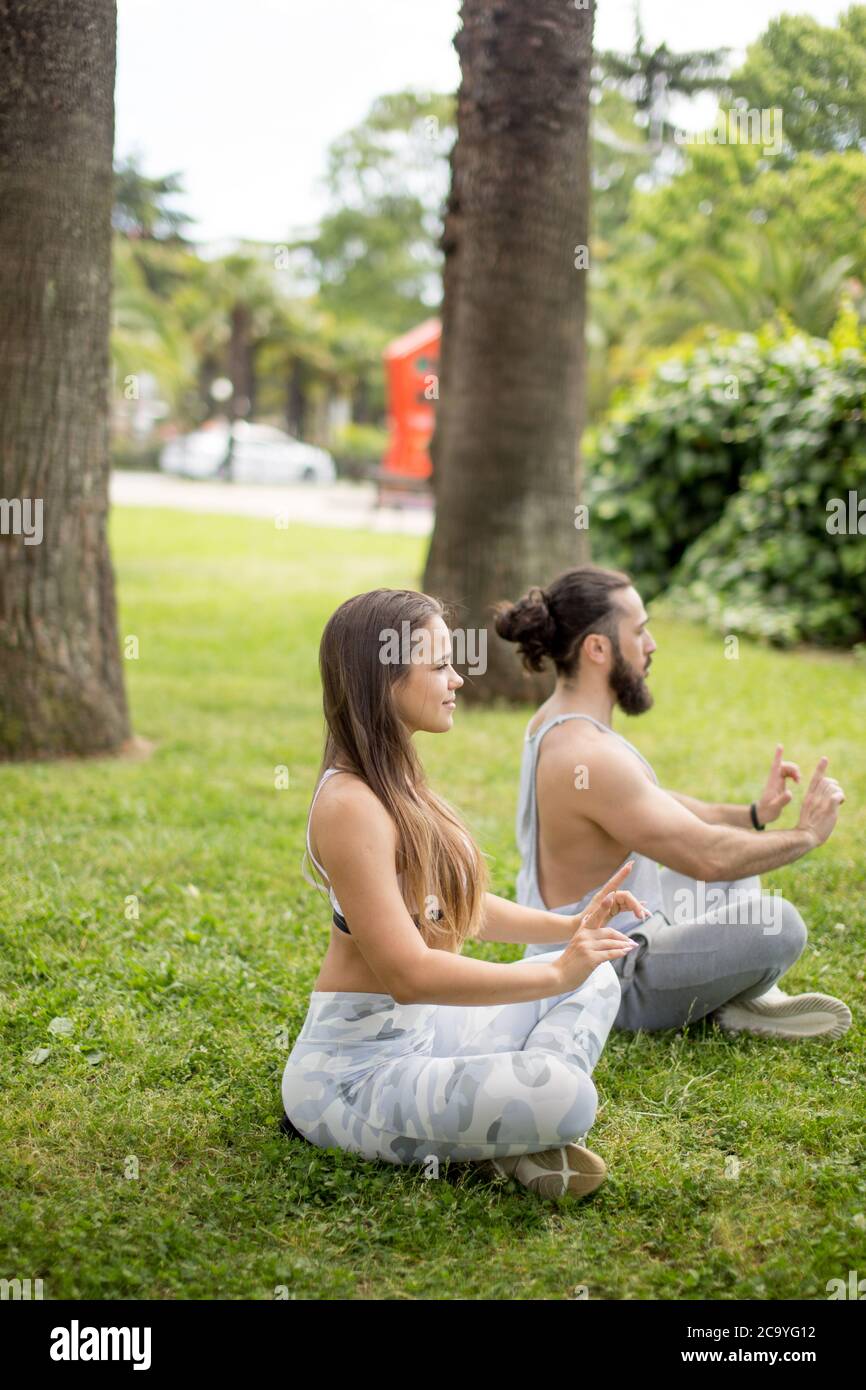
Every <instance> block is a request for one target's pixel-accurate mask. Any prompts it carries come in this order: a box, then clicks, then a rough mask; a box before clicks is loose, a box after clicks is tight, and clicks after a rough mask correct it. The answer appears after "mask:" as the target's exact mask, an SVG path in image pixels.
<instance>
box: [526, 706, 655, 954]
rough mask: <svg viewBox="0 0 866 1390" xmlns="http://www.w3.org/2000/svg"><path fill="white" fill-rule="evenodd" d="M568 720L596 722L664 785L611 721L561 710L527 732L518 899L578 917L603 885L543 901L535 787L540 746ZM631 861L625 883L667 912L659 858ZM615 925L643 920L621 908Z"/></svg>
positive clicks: (628, 926) (533, 948) (540, 945)
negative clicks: (572, 897)
mask: <svg viewBox="0 0 866 1390" xmlns="http://www.w3.org/2000/svg"><path fill="white" fill-rule="evenodd" d="M565 719H588V720H589V722H590V724H594V725H595V727H596V728H597V729H601V730H602V731H603V732H604V733H606V734H609V735H610V737H611V738H615V739H619V741H620V743H622V744H624V745H625V747H626V748H628V749H629V750H630V752H632V753H634V755H635V757H636V758H640V760H641V762H642V763H643V765H644V767H645V768H647V770H648V771H649V774H650V776H651V777H652V779H653V781H654V782H655V783H656V785H658V780H659V779H658V777H657V776H656V774H655V772H654V771H653V769H652V768H651V767H650V765H649V763H648V762H647V760H646V758H645V757H644V756H643V754H642V753H639V752H638V750H637V749H636V748H635V747H634V745H633V744H631V743H629V741H628V739H625V738H623V736H622V734H618V733H616V732H615V731H614V730H613V729H611V728H609V727H608V725H607V724H602V723H601V721H600V720H598V719H594V718H593V716H592V715H591V714H557V715H555V716H554V717H553V718H552V719H548V720H547V721H546V722H545V723H544V724H541V725H539V727H538V728H537V729H536V731H535V733H534V734H530V733H527V735H526V738H525V739H524V743H523V760H522V762H521V766H520V792H519V796H518V803H517V845H518V848H519V850H520V871H519V873H518V875H517V901H518V902H519V903H520V904H521V906H523V907H536V908H541V909H542V911H545V912H561V913H562V914H563V916H572V915H573V914H574V913H575V912H580V911H581V910H582V909H583V908H584V907H586V905H587V903H588V902H589V900H590V898H591V897H592V896H593V894H594V893H597V892H598V890H599V888H601V886H602V885H601V883H597V884H596V886H595V887H594V888H591V889H590V890H589V892H588V893H585V894H584V896H583V897H582V898H581V899H580V902H576V903H567V904H565V905H563V906H562V907H548V906H547V903H545V902H544V900H543V899H542V896H541V890H540V888H539V886H538V802H537V799H536V791H535V774H536V770H537V767H538V750H539V748H540V747H541V740H542V739H543V738H544V735H545V734H546V733H547V731H548V729H552V728H553V727H554V726H555V725H556V724H561V723H562V722H563V720H565ZM530 722H531V721H530ZM527 728H528V726H527ZM630 859H633V860H634V868H633V869H632V871H631V873H630V874H629V876H628V878H627V879H626V880H625V882H624V883H623V884H622V887H623V888H627V889H628V891H629V892H630V893H633V894H634V896H635V897H636V898H637V899H638V900H639V901H641V902H645V903H646V905H647V907H648V908H649V910H650V912H658V911H661V910H662V908H663V906H664V904H663V900H662V888H661V880H660V878H659V867H658V864H657V863H656V862H655V860H653V859H647V858H646V856H645V855H643V854H635V853H631V854H627V855H626V856H625V858H624V859H623V861H622V864H626V863H628V861H629V860H630ZM622 864H618V865H617V868H622ZM614 872H616V870H614ZM609 925H610V926H612V927H616V929H617V931H621V932H625V933H626V934H628V933H630V932H631V931H635V930H637V928H638V926H639V922H638V920H637V918H636V917H635V916H634V914H633V913H631V912H620V913H619V914H618V915H617V916H616V917H612V918H611V921H610V923H609ZM561 944H562V945H563V946H564V945H566V942H565V941H563V942H562V943H561ZM556 949H557V946H556V943H554V942H545V941H539V942H534V943H533V942H530V944H529V945H528V946H527V947H526V950H525V951H524V953H523V954H524V957H526V956H535V955H539V954H542V953H543V952H545V951H554V950H556Z"/></svg>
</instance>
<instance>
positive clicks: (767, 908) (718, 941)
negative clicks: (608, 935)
mask: <svg viewBox="0 0 866 1390" xmlns="http://www.w3.org/2000/svg"><path fill="white" fill-rule="evenodd" d="M660 872H661V881H662V894H663V899H664V911H663V912H662V911H660V912H654V913H653V915H652V917H650V918H648V919H647V920H646V921H645V922H642V923H641V924H640V926H636V927H635V928H634V930H629V932H628V935H629V936H632V937H634V938H635V940H636V941H638V942H639V943H640V944H639V946H638V948H637V950H635V951H631V952H629V954H628V955H627V956H621V957H620V958H619V959H617V960H615V961H614V962H613V968H614V970H615V971H616V973H617V974H618V975H619V977H620V983H621V986H622V998H621V1001H620V1006H619V1011H618V1013H617V1015H616V1019H615V1020H614V1025H613V1026H614V1028H617V1029H624V1030H626V1031H628V1032H636V1031H637V1030H638V1029H639V1028H642V1029H644V1030H645V1031H646V1032H654V1031H656V1030H659V1029H663V1028H679V1027H682V1025H683V1024H686V1023H694V1022H695V1021H696V1020H698V1019H701V1018H704V1017H705V1016H706V1015H707V1014H710V1013H712V1012H713V1011H714V1010H716V1009H719V1008H721V1006H722V1005H723V1004H726V1003H728V1002H729V1001H730V1000H732V999H754V998H756V997H757V996H758V995H760V994H764V993H766V991H767V990H768V989H770V988H771V987H772V986H773V985H774V984H775V983H776V981H777V980H778V979H779V978H780V977H781V976H782V975H784V973H785V971H786V970H788V969H790V967H791V966H792V965H793V964H794V962H795V961H796V960H797V959H798V957H799V956H800V955H801V953H802V951H803V948H804V946H805V944H806V926H805V923H804V922H803V919H802V917H801V916H800V914H799V912H798V911H797V909H796V907H794V905H793V903H790V902H788V900H787V899H786V898H783V897H781V896H779V895H778V894H775V893H774V894H769V893H764V892H762V890H761V884H760V879H758V878H757V877H753V878H745V879H736V880H733V881H731V882H726V883H701V882H700V881H697V880H695V879H692V878H687V877H686V876H685V875H683V874H678V873H675V872H674V871H673V870H672V869H662V870H661V871H660Z"/></svg>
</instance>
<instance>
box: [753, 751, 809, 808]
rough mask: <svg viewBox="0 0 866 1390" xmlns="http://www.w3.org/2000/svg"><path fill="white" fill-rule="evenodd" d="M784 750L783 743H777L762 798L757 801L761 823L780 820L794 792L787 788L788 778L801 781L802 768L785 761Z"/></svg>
mask: <svg viewBox="0 0 866 1390" xmlns="http://www.w3.org/2000/svg"><path fill="white" fill-rule="evenodd" d="M782 751H783V750H782V745H781V743H777V744H776V755H775V757H774V758H773V765H772V767H771V768H770V775H769V777H768V778H767V785H766V786H765V788H764V790H763V791H762V793H761V796H760V800H759V801H758V802H757V803H756V806H757V812H758V820H759V821H760V822H761V825H769V824H770V822H771V821H774V820H778V819H779V816H780V815H781V814H782V811H783V810H784V809H785V807H786V806H787V804H788V802H789V801H790V800H791V798H792V797H793V795H794V793H793V792H789V791H787V790H786V787H785V781H786V779H787V778H788V777H790V778H792V779H793V781H795V782H799V781H800V769H799V768H798V766H797V764H796V763H789V762H783V761H782Z"/></svg>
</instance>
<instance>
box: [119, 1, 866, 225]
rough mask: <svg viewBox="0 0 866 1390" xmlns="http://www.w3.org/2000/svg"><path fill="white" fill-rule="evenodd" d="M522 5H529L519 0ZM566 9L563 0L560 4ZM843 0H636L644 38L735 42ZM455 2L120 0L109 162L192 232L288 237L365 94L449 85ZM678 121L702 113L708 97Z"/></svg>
mask: <svg viewBox="0 0 866 1390" xmlns="http://www.w3.org/2000/svg"><path fill="white" fill-rule="evenodd" d="M526 3H531V0H526ZM563 3H566V0H563ZM847 7H848V6H847V3H845V2H844V0H843V3H838V0H802V2H801V3H797V0H793V2H792V3H789V4H785V3H784V0H724V3H722V4H709V3H707V0H642V5H641V14H642V18H643V26H644V32H645V34H646V38H647V42H648V43H650V44H656V43H661V42H662V41H663V40H664V41H665V42H666V43H667V44H668V46H669V47H670V48H672V49H674V50H678V49H690V48H705V47H708V48H712V47H715V46H721V45H727V46H728V47H731V48H734V49H736V50H737V51H742V50H744V49H745V47H746V45H747V44H749V43H751V42H752V41H753V40H754V39H755V38H757V37H758V35H759V34H760V33H761V32H762V30H763V29H764V28H765V27H766V24H767V21H768V20H769V19H771V18H773V17H775V16H777V15H779V14H781V13H783V12H785V11H787V12H789V13H799V14H804V13H808V14H811V15H812V16H813V17H814V18H816V19H817V20H819V21H820V22H821V23H823V24H830V23H833V22H834V21H835V19H836V18H837V16H838V15H839V14H840V13H841V12H842V11H843V10H844V9H847ZM459 8H460V5H459V0H118V61H117V89H116V133H115V157H116V158H122V157H124V156H126V155H128V154H131V153H138V154H139V155H140V156H141V161H140V162H141V166H142V167H143V170H144V172H145V173H146V174H148V175H151V176H154V175H157V174H166V173H169V172H172V171H174V170H179V171H180V172H181V174H182V176H183V182H184V187H185V189H186V194H187V196H186V197H185V198H184V199H182V200H179V201H178V203H177V206H178V207H180V208H182V210H183V211H185V212H187V213H189V214H191V215H192V216H193V217H195V218H196V219H197V220H196V223H195V224H194V225H193V226H192V227H190V229H189V235H190V236H191V237H192V238H193V239H194V240H197V241H212V240H218V239H221V238H224V237H252V238H257V239H261V240H263V241H273V242H283V241H285V240H286V239H287V238H288V237H289V235H290V234H291V233H292V232H293V231H295V230H297V229H300V228H303V227H306V226H309V225H310V224H312V223H315V221H316V220H317V218H318V217H319V216H320V215H321V214H322V212H324V211H325V208H326V198H325V195H324V192H323V190H322V188H321V185H320V180H321V176H322V174H323V173H324V169H325V152H326V150H327V147H328V145H329V143H330V142H331V140H333V139H334V138H335V137H336V136H337V135H340V134H342V132H343V131H344V130H347V129H349V128H350V127H351V126H353V125H356V124H357V123H358V122H359V121H360V120H362V119H363V117H364V116H365V115H366V113H367V110H368V109H369V107H370V105H371V103H372V101H373V100H374V98H375V97H377V96H380V95H382V94H383V93H385V92H392V91H399V90H400V89H402V88H405V87H414V88H418V89H424V88H426V89H433V90H440V91H448V90H451V91H453V90H456V87H457V84H458V82H459V75H460V74H459V64H458V59H457V54H456V52H455V50H454V48H453V46H452V38H453V36H454V34H455V32H456V30H457V27H458V13H459ZM633 14H634V5H633V0H598V3H597V8H596V20H595V43H596V47H597V48H618V49H629V48H630V47H631V42H632V36H633ZM705 101H708V103H709V105H708V107H707V106H706V105H704V104H703V103H702V104H700V105H698V106H696V108H695V110H696V112H697V113H698V114H699V117H700V118H699V119H696V120H694V121H692V122H689V120H688V117H687V114H686V113H685V112H684V110H683V108H675V110H674V113H673V115H674V119H675V120H676V121H677V122H678V123H681V124H684V125H688V124H698V125H699V124H701V123H702V121H703V120H706V121H707V122H708V121H709V120H710V119H711V118H712V113H713V112H714V110H715V102H714V101H713V99H712V98H707V99H705Z"/></svg>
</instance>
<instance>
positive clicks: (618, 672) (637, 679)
mask: <svg viewBox="0 0 866 1390" xmlns="http://www.w3.org/2000/svg"><path fill="white" fill-rule="evenodd" d="M611 644H612V646H613V666H612V667H611V672H610V676H609V678H608V679H609V680H610V688H611V690H612V691H613V693H614V695H615V696H616V703H617V704H618V705H619V707H620V709H621V710H622V712H623V714H643V713H644V712H645V711H646V710H648V709H650V708H651V707H652V703H653V697H652V691H651V690H650V688H649V686H648V685H647V683H646V681H645V680H644V678H643V676H638V675H635V672H634V671H633V670H632V668H631V667H630V666H629V664H628V662H627V661H626V659H625V657H624V656H623V654H622V648H621V647H620V645H619V641H618V639H617V638H616V637H613V638H611Z"/></svg>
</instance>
